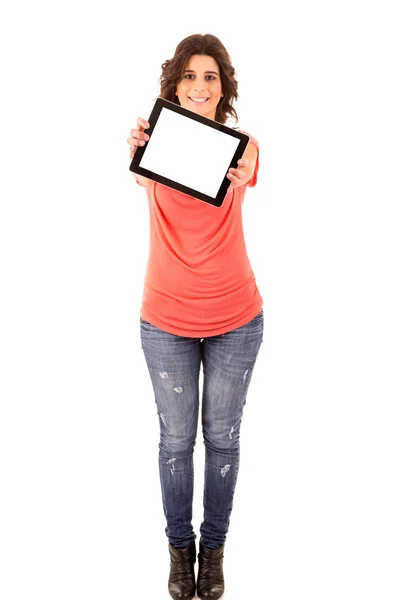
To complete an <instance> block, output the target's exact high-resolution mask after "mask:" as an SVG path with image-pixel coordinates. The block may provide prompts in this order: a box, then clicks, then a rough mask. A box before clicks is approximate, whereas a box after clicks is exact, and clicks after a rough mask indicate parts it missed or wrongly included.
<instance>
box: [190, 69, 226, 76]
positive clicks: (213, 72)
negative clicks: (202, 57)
mask: <svg viewBox="0 0 400 600" xmlns="http://www.w3.org/2000/svg"><path fill="white" fill-rule="evenodd" d="M195 72H196V71H193V69H185V73H195ZM206 73H212V74H213V75H219V73H217V72H216V71H204V74H206Z"/></svg>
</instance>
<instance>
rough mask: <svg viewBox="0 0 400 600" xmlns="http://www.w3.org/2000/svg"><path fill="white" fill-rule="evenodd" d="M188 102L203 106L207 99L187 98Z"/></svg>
mask: <svg viewBox="0 0 400 600" xmlns="http://www.w3.org/2000/svg"><path fill="white" fill-rule="evenodd" d="M189 100H191V101H192V102H194V103H195V104H204V103H205V102H207V100H208V98H191V97H190V96H189Z"/></svg>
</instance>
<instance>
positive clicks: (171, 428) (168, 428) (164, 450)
mask: <svg viewBox="0 0 400 600" xmlns="http://www.w3.org/2000/svg"><path fill="white" fill-rule="evenodd" d="M159 417H160V444H159V448H160V452H161V454H162V455H164V456H165V457H169V456H172V455H173V456H175V457H179V458H184V457H186V456H189V455H191V454H193V450H194V446H195V443H196V432H195V430H193V427H190V426H188V425H187V424H185V423H181V422H178V421H177V420H175V419H171V418H168V417H165V416H164V415H163V414H162V413H161V414H160V415H159Z"/></svg>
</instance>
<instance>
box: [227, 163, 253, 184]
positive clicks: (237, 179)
mask: <svg viewBox="0 0 400 600" xmlns="http://www.w3.org/2000/svg"><path fill="white" fill-rule="evenodd" d="M247 166H248V161H247V160H246V159H245V158H240V159H239V160H238V168H237V169H234V168H233V167H232V168H230V169H229V170H228V172H227V174H226V176H227V178H228V179H229V180H230V182H231V185H230V186H229V188H228V192H231V191H232V190H233V189H234V188H237V187H239V186H240V185H244V184H245V183H246V181H248V179H249V177H248V173H247V172H246V170H245V169H246V167H247Z"/></svg>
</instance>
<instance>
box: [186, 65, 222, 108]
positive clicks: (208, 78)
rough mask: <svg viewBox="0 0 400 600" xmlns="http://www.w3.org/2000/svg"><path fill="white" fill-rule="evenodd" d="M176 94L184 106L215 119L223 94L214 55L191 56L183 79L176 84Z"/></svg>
mask: <svg viewBox="0 0 400 600" xmlns="http://www.w3.org/2000/svg"><path fill="white" fill-rule="evenodd" d="M176 95H177V96H178V100H179V102H180V104H181V106H183V107H184V108H188V109H189V110H193V111H194V112H196V113H197V114H199V115H202V116H203V117H208V118H209V119H215V113H216V110H217V105H218V102H219V101H220V100H221V97H222V96H223V93H222V85H221V79H220V76H219V66H218V63H217V61H216V60H215V59H214V58H213V57H212V56H202V55H197V54H194V55H193V56H191V57H190V58H189V60H188V63H187V65H186V67H185V72H184V75H183V79H182V80H181V81H180V82H179V83H178V85H177V86H176Z"/></svg>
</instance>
